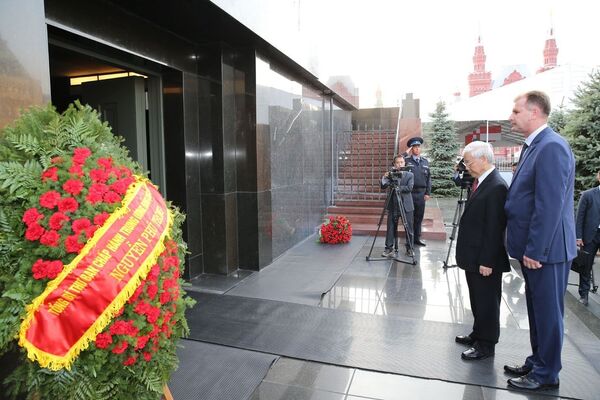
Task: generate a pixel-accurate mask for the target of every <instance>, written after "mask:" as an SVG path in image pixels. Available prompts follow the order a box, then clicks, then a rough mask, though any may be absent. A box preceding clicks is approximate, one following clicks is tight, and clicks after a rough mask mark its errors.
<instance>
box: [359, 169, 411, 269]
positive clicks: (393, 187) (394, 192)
mask: <svg viewBox="0 0 600 400" xmlns="http://www.w3.org/2000/svg"><path fill="white" fill-rule="evenodd" d="M392 196H396V199H397V200H398V206H399V208H400V218H399V219H401V220H402V226H403V227H404V232H405V233H406V235H407V243H408V244H407V246H408V250H409V253H410V256H411V258H412V261H406V260H402V259H400V258H398V226H397V225H396V231H395V232H394V250H395V254H396V256H395V257H371V254H372V253H373V247H374V246H375V240H377V235H378V234H379V230H380V229H381V222H382V221H383V216H384V215H385V213H386V211H387V208H388V204H390V201H392ZM366 258H367V261H383V260H394V261H398V262H400V263H404V264H409V265H417V261H416V260H415V248H414V243H413V234H412V233H410V232H409V231H408V225H407V224H406V212H405V211H404V201H403V200H402V196H400V188H399V187H398V183H397V182H396V180H395V179H390V189H389V190H388V195H387V197H386V199H385V204H384V205H383V210H381V216H380V217H379V222H378V223H377V232H375V236H374V237H373V243H371V250H369V254H368V255H367V257H366Z"/></svg>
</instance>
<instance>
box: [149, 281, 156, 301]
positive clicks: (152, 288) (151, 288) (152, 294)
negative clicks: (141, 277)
mask: <svg viewBox="0 0 600 400" xmlns="http://www.w3.org/2000/svg"><path fill="white" fill-rule="evenodd" d="M146 293H147V294H148V297H150V299H152V300H154V298H155V297H156V293H158V286H157V285H153V284H152V285H148V287H147V288H146Z"/></svg>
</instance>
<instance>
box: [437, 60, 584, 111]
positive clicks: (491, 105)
mask: <svg viewBox="0 0 600 400" xmlns="http://www.w3.org/2000/svg"><path fill="white" fill-rule="evenodd" d="M592 69H593V67H584V66H580V65H571V64H567V65H559V66H557V67H555V68H553V69H551V70H548V71H545V72H542V73H539V74H534V75H531V76H528V77H527V78H525V79H522V80H520V81H517V82H513V83H511V84H509V85H506V86H501V87H498V88H496V89H493V90H491V91H489V92H485V93H482V94H480V95H478V96H474V97H469V98H466V99H461V100H459V101H457V102H455V103H453V104H449V105H448V113H449V114H450V116H449V118H450V119H452V120H454V121H474V120H490V121H492V120H506V119H508V117H509V116H510V113H511V111H512V106H513V104H514V99H515V97H517V96H518V95H520V94H522V93H524V92H527V91H529V90H541V91H543V92H546V93H547V94H548V96H550V101H551V104H552V109H553V110H554V109H556V108H558V106H559V105H560V104H563V105H564V106H565V107H567V108H569V107H570V106H571V102H572V99H573V97H574V93H575V91H576V89H577V88H578V87H579V86H580V84H581V83H582V82H585V81H587V80H589V74H590V73H591V72H592Z"/></svg>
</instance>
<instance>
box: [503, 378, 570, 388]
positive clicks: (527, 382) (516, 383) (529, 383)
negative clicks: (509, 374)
mask: <svg viewBox="0 0 600 400" xmlns="http://www.w3.org/2000/svg"><path fill="white" fill-rule="evenodd" d="M508 387H509V388H516V389H524V390H547V389H558V382H556V383H539V382H538V381H536V380H535V379H533V378H530V377H529V375H525V376H521V377H519V378H510V379H509V380H508Z"/></svg>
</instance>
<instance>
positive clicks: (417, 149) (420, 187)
mask: <svg viewBox="0 0 600 400" xmlns="http://www.w3.org/2000/svg"><path fill="white" fill-rule="evenodd" d="M422 144H423V138H422V137H413V138H410V139H408V142H407V143H406V145H407V146H408V147H409V150H410V151H409V154H408V156H407V157H406V158H405V161H406V166H407V167H410V170H411V171H412V173H413V175H414V180H415V184H414V186H413V190H412V198H413V204H414V206H415V214H414V225H413V227H414V244H415V245H418V246H425V242H423V240H422V239H421V224H422V223H423V216H424V215H425V202H426V201H427V200H429V196H430V194H431V171H430V170H429V161H428V160H427V159H426V158H424V157H421V145H422Z"/></svg>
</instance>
